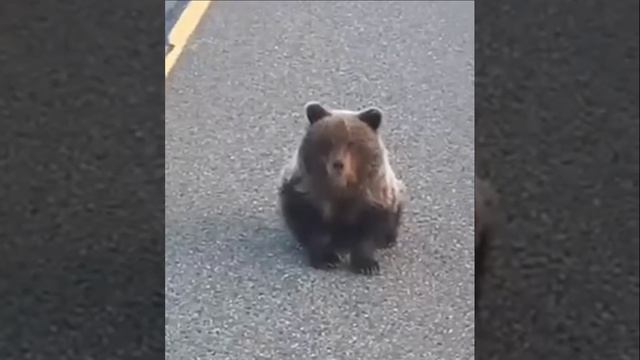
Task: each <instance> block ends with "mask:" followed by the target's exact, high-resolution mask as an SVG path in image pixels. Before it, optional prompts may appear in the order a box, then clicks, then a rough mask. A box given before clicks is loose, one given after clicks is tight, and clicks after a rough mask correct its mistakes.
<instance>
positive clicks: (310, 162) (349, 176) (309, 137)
mask: <svg viewBox="0 0 640 360" xmlns="http://www.w3.org/2000/svg"><path fill="white" fill-rule="evenodd" d="M305 112H306V114H307V119H308V120H309V127H308V128H307V131H306V133H305V136H304V138H303V140H302V142H301V144H300V146H299V148H298V149H297V150H296V152H295V154H294V157H293V158H292V160H291V161H290V162H289V163H288V164H287V165H286V166H285V167H284V168H283V172H282V174H281V175H282V179H281V185H280V190H279V191H280V208H281V210H282V214H283V216H284V218H285V220H286V222H287V225H288V227H289V228H290V229H291V230H292V232H293V233H294V235H295V237H296V239H297V240H298V241H299V242H300V243H302V244H303V245H304V246H305V248H306V249H307V251H308V254H309V258H310V261H311V264H312V265H313V266H314V267H317V268H331V267H334V266H335V265H336V263H337V262H338V261H339V259H338V257H337V255H336V252H337V251H345V250H347V251H349V253H350V259H351V265H352V266H353V268H354V270H355V271H357V272H359V273H364V274H372V273H376V272H378V271H379V264H378V262H377V261H376V260H375V258H374V252H375V250H376V249H379V248H387V247H391V246H394V245H395V243H396V239H397V235H398V228H399V225H400V220H401V216H402V208H403V195H404V184H403V183H402V182H401V181H400V180H398V179H397V178H396V176H395V174H394V172H393V170H392V169H391V165H390V164H389V160H388V155H387V150H386V148H385V146H384V144H383V142H382V140H381V138H380V136H379V134H378V131H377V130H378V127H379V126H380V124H381V120H382V114H381V112H380V111H379V110H377V109H375V108H370V109H367V110H363V111H359V112H354V111H347V110H331V111H329V110H326V109H325V108H323V107H322V106H320V105H319V104H317V103H315V104H314V103H310V104H308V105H307V106H305Z"/></svg>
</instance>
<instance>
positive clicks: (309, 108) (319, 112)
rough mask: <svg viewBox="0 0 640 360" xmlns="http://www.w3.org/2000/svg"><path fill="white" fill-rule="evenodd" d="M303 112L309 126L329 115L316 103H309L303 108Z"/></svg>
mask: <svg viewBox="0 0 640 360" xmlns="http://www.w3.org/2000/svg"><path fill="white" fill-rule="evenodd" d="M304 112H305V114H307V119H308V120H309V123H310V124H313V123H315V122H316V121H318V120H320V119H322V118H323V117H326V116H329V115H331V114H330V113H329V112H328V111H327V110H326V109H325V108H323V107H322V105H320V104H319V103H318V102H315V101H311V102H308V103H307V104H306V105H305V106H304Z"/></svg>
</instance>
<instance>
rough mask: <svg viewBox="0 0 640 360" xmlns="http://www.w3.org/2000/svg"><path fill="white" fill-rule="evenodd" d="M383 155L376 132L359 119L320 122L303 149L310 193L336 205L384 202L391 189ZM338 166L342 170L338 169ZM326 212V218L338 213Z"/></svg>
mask: <svg viewBox="0 0 640 360" xmlns="http://www.w3.org/2000/svg"><path fill="white" fill-rule="evenodd" d="M383 151H384V150H383V148H382V146H381V143H380V142H379V140H378V135H377V134H376V132H375V131H374V130H373V129H371V128H370V127H369V126H368V125H367V124H366V123H364V122H362V121H360V120H358V119H357V118H356V117H355V115H351V114H346V115H343V114H337V115H330V116H328V117H326V118H324V119H322V121H318V122H317V123H315V124H313V125H312V126H311V127H310V128H309V130H308V132H307V134H306V136H305V138H304V139H303V142H302V146H301V148H300V156H301V158H302V159H303V163H304V166H305V171H306V172H307V174H308V175H309V178H308V179H309V185H310V189H309V190H310V192H311V193H312V194H314V195H315V197H316V198H317V199H318V200H321V201H323V202H326V203H331V204H332V205H335V204H337V203H341V202H345V201H348V202H350V203H351V204H352V205H353V207H357V205H358V202H359V201H368V202H372V203H374V202H377V203H381V202H384V200H383V199H385V198H388V196H387V194H386V189H387V188H389V186H388V184H386V183H385V181H386V179H385V177H384V176H383V175H384V174H383V173H382V172H381V166H382V164H383ZM336 163H339V164H342V168H341V169H336V168H334V167H333V165H334V164H336ZM327 206H329V205H327ZM325 210H326V215H329V214H330V213H333V212H334V211H332V210H333V209H325Z"/></svg>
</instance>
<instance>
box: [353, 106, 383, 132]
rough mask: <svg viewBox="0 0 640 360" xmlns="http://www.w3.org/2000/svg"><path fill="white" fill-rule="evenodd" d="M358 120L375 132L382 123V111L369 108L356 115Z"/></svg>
mask: <svg viewBox="0 0 640 360" xmlns="http://www.w3.org/2000/svg"><path fill="white" fill-rule="evenodd" d="M358 119H360V120H362V121H364V122H365V123H367V125H369V127H370V128H372V129H373V130H374V131H377V130H378V128H379V127H380V124H381V123H382V111H380V110H379V109H378V108H375V107H370V108H368V109H365V110H362V111H360V112H359V113H358Z"/></svg>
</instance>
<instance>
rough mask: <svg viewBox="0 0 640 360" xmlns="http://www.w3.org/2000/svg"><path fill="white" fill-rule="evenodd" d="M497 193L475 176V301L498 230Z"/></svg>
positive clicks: (478, 294)
mask: <svg viewBox="0 0 640 360" xmlns="http://www.w3.org/2000/svg"><path fill="white" fill-rule="evenodd" d="M498 225H499V221H498V194H497V193H496V192H495V190H494V189H493V188H492V187H491V186H490V185H489V183H487V181H485V180H482V179H480V178H478V177H477V176H476V178H475V280H476V285H475V288H476V301H477V299H478V297H479V296H480V292H481V291H480V288H481V285H482V278H483V275H484V271H485V266H486V264H485V261H486V259H487V257H488V250H489V246H490V245H491V243H492V241H493V239H494V238H495V236H496V232H497V230H498Z"/></svg>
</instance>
